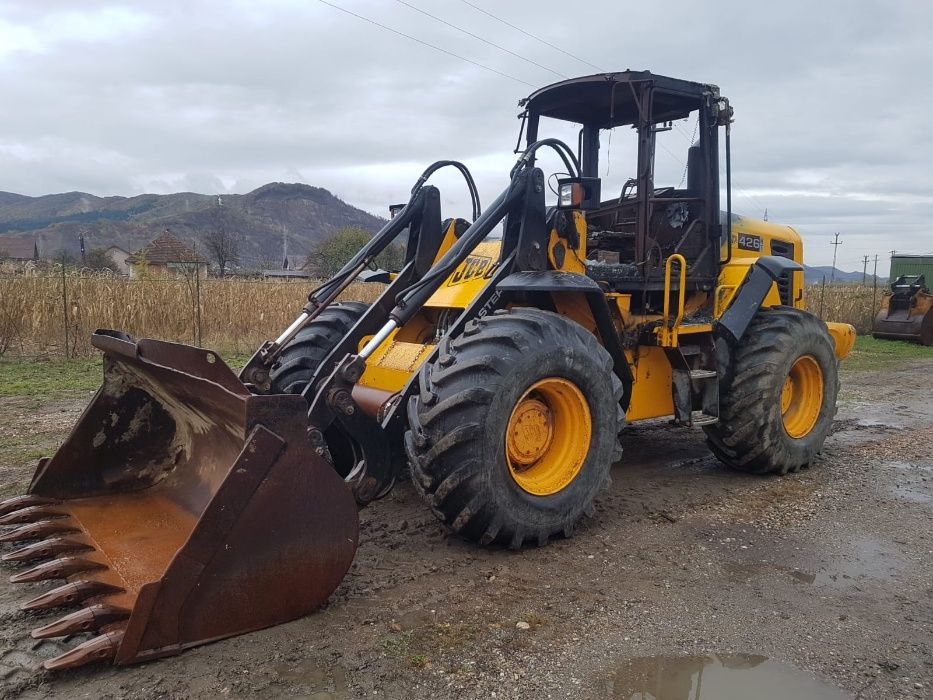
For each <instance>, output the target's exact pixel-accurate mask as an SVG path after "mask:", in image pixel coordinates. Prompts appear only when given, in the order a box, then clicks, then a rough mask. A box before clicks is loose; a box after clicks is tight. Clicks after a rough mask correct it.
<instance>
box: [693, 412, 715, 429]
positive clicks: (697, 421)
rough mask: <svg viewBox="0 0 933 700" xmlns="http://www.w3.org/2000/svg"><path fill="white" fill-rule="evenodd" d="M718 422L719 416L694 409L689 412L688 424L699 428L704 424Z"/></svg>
mask: <svg viewBox="0 0 933 700" xmlns="http://www.w3.org/2000/svg"><path fill="white" fill-rule="evenodd" d="M718 422H719V416H711V415H710V414H709V413H705V412H703V411H694V412H693V413H691V414H690V425H691V426H692V427H694V428H700V427H702V426H704V425H714V424H716V423H718Z"/></svg>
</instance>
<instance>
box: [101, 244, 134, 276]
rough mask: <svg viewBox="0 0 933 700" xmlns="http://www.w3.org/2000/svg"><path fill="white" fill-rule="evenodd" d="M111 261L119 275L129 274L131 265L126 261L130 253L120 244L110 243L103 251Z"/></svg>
mask: <svg viewBox="0 0 933 700" xmlns="http://www.w3.org/2000/svg"><path fill="white" fill-rule="evenodd" d="M104 252H105V253H106V254H107V257H108V258H110V260H111V262H113V264H114V265H115V266H116V268H117V272H119V273H120V274H121V275H128V274H130V272H131V270H132V267H131V266H130V265H129V264H128V263H127V262H126V261H127V260H128V259H129V257H130V254H129V253H128V252H127V251H125V250H123V248H121V247H120V246H116V245H112V246H110V247H109V248H107V250H105V251H104Z"/></svg>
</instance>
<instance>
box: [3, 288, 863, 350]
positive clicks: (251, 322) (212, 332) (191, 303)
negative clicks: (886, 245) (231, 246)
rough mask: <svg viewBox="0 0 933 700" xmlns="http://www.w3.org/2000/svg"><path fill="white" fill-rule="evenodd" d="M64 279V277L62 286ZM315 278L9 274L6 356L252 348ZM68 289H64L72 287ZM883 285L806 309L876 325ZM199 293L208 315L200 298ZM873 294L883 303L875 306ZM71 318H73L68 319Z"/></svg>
mask: <svg viewBox="0 0 933 700" xmlns="http://www.w3.org/2000/svg"><path fill="white" fill-rule="evenodd" d="M63 281H64V284H63ZM315 284H316V282H315V281H313V280H300V281H289V282H279V281H260V280H241V279H201V280H194V279H186V278H170V279H169V278H159V277H154V278H151V279H139V280H128V279H125V278H122V277H114V276H109V275H102V274H93V273H88V272H87V271H81V272H78V271H75V272H69V273H67V274H66V275H65V276H64V280H63V277H62V276H61V274H54V273H46V272H36V271H33V272H27V273H25V274H10V275H3V276H0V355H2V354H3V353H4V351H6V352H8V353H10V354H16V355H51V356H62V355H64V354H65V347H66V345H65V343H66V329H67V348H68V353H67V354H68V356H70V357H80V356H89V355H93V354H94V350H93V348H92V347H91V345H90V336H91V333H93V331H94V330H96V329H97V328H116V329H120V330H125V331H127V332H129V333H130V334H132V335H134V336H137V337H152V338H161V339H164V340H173V341H177V342H183V343H197V342H198V340H199V339H200V344H201V345H203V346H205V347H211V348H214V349H216V350H218V351H220V352H224V353H249V352H252V351H253V350H254V349H255V348H256V347H257V346H258V345H259V344H260V343H261V342H262V341H264V340H266V339H269V338H273V337H275V336H277V335H278V334H279V333H280V332H281V331H282V330H283V329H284V328H285V327H287V326H288V324H289V323H291V321H292V320H293V319H294V318H295V316H297V314H298V313H299V311H300V309H301V307H302V306H303V305H304V303H305V301H306V300H307V294H308V292H309V291H310V290H311V289H312V287H313V286H314V285H315ZM381 288H382V286H381V285H378V284H370V283H362V282H361V283H355V284H352V285H351V286H350V287H349V289H348V290H347V291H346V292H345V293H344V295H343V296H342V298H344V299H355V300H359V301H372V300H373V299H375V298H376V296H377V295H378V294H379V292H380V290H381ZM63 289H64V295H63ZM881 292H882V289H881V288H879V289H878V290H877V292H874V293H873V289H872V287H871V286H857V285H831V286H830V285H827V286H826V287H825V289H824V288H822V287H821V286H820V285H812V286H808V287H807V288H806V292H805V300H806V304H807V308H808V309H809V310H810V311H812V312H813V313H816V314H819V315H821V316H822V318H824V319H826V320H827V321H843V322H846V323H851V324H852V325H853V326H855V327H856V329H857V330H858V332H859V333H867V332H869V331H870V330H871V319H872V317H873V312H872V309H873V305H874V308H877V304H878V303H880V300H881ZM199 296H200V302H201V303H200V321H199V319H198V313H197V311H198V304H197V300H198V297H199ZM873 298H874V304H873ZM66 317H67V324H66Z"/></svg>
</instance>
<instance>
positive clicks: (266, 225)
mask: <svg viewBox="0 0 933 700" xmlns="http://www.w3.org/2000/svg"><path fill="white" fill-rule="evenodd" d="M384 223H385V221H384V220H383V219H380V218H379V217H377V216H373V215H372V214H369V213H368V212H365V211H363V210H362V209H358V208H356V207H354V206H352V205H350V204H347V203H346V202H344V201H343V200H341V199H339V198H338V197H336V196H334V195H333V194H331V193H330V192H329V191H328V190H326V189H323V188H321V187H312V186H310V185H304V184H298V183H282V182H273V183H270V184H268V185H263V186H262V187H259V188H258V189H255V190H253V191H252V192H249V193H247V194H242V195H237V194H233V195H229V194H225V195H205V194H195V193H193V192H180V193H176V194H165V195H158V194H143V195H138V196H136V197H97V196H95V195H92V194H88V193H86V192H66V193H63V194H50V195H44V196H40V197H27V196H25V195H21V194H14V193H12V192H0V250H3V249H7V250H8V251H10V250H11V249H17V250H32V248H31V246H32V245H33V244H34V243H35V244H36V245H37V247H38V250H39V255H40V257H42V258H51V257H55V256H57V255H58V254H60V253H61V251H67V252H68V253H70V254H72V255H76V254H77V253H78V252H79V250H80V238H81V236H84V240H85V247H86V249H92V248H107V247H109V246H112V245H115V246H119V247H120V248H123V249H124V250H126V251H128V252H132V251H135V250H138V249H139V248H141V247H142V246H144V245H145V244H146V243H148V242H149V241H151V240H152V239H153V238H155V237H156V236H157V235H159V234H160V233H162V232H163V231H165V230H166V229H168V230H170V231H171V232H172V233H173V234H174V235H175V236H177V237H178V238H180V239H182V240H184V241H187V242H189V243H195V242H197V241H198V240H199V239H200V238H201V237H202V236H203V235H204V233H205V232H206V231H210V230H212V229H217V228H223V229H225V230H226V231H228V232H230V233H234V234H236V235H237V238H238V240H239V242H240V259H241V263H242V264H243V265H244V266H249V265H259V264H269V263H270V262H271V261H279V262H280V261H281V260H282V258H283V254H284V246H283V242H284V238H285V237H287V238H288V252H289V253H290V254H304V253H307V252H308V250H309V249H310V247H311V246H312V245H313V244H314V243H315V242H317V241H320V240H322V239H324V238H327V237H328V236H330V235H332V234H333V233H334V232H336V231H337V230H339V229H341V228H345V227H358V228H362V229H364V230H367V231H371V232H375V231H377V230H378V229H379V228H380V227H381V226H382V225H383V224H384Z"/></svg>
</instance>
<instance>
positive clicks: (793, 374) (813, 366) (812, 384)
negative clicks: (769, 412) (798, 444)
mask: <svg viewBox="0 0 933 700" xmlns="http://www.w3.org/2000/svg"><path fill="white" fill-rule="evenodd" d="M822 408H823V370H822V369H821V368H820V364H819V362H817V360H816V358H815V357H813V356H812V355H802V356H801V357H799V358H797V361H796V362H794V364H793V366H792V367H791V368H790V372H788V374H787V378H786V379H785V380H784V386H783V388H782V389H781V418H782V420H783V422H784V430H785V431H786V432H787V434H788V435H789V436H790V437H792V438H794V439H799V438H802V437H804V436H805V435H807V434H808V433H809V432H810V431H811V430H813V428H814V426H816V424H817V421H818V420H819V418H820V411H821V410H822Z"/></svg>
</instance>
